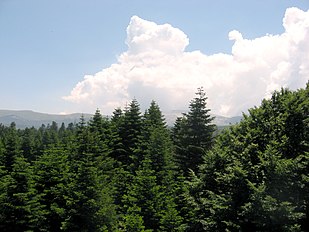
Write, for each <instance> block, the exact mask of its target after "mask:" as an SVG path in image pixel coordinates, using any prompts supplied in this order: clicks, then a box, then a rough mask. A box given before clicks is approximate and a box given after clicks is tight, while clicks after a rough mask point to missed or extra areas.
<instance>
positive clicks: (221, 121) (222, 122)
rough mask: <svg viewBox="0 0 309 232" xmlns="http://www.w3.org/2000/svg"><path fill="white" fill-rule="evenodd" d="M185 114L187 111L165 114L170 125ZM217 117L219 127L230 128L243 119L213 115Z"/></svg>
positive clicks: (216, 121) (215, 121) (240, 117)
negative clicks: (229, 126)
mask: <svg viewBox="0 0 309 232" xmlns="http://www.w3.org/2000/svg"><path fill="white" fill-rule="evenodd" d="M183 113H186V111H185V110H173V111H171V112H168V113H164V116H165V119H166V122H167V124H168V125H173V124H174V122H175V120H176V118H177V117H181V116H182V115H183ZM212 116H214V117H215V119H214V124H216V125H217V126H228V125H233V124H236V123H239V122H240V121H241V119H242V116H234V117H225V116H220V115H212Z"/></svg>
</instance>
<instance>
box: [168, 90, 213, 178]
mask: <svg viewBox="0 0 309 232" xmlns="http://www.w3.org/2000/svg"><path fill="white" fill-rule="evenodd" d="M206 101H207V97H206V94H205V92H204V90H203V89H202V88H199V89H198V92H197V93H196V97H195V98H194V99H193V100H192V101H191V102H190V106H189V109H190V111H189V112H188V113H187V114H184V116H183V118H178V119H177V120H176V122H175V126H174V130H173V132H174V133H173V139H174V143H175V146H176V161H177V163H178V166H179V168H180V170H182V171H183V172H184V174H185V175H188V174H189V169H191V170H193V171H194V172H196V171H197V170H198V166H199V165H200V164H201V163H202V160H203V159H202V156H203V154H204V153H205V152H206V151H208V150H209V149H210V148H211V146H212V143H213V133H214V131H215V129H216V127H215V125H214V124H211V122H212V121H213V119H214V118H213V117H211V116H210V115H209V111H210V110H209V109H207V105H206V103H207V102H206Z"/></svg>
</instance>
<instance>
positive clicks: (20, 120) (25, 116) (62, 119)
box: [0, 110, 92, 128]
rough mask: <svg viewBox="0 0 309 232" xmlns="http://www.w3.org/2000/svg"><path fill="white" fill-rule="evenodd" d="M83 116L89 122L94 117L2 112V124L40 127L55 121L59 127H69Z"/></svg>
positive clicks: (76, 114) (19, 126) (0, 116)
mask: <svg viewBox="0 0 309 232" xmlns="http://www.w3.org/2000/svg"><path fill="white" fill-rule="evenodd" d="M82 115H84V117H85V119H86V120H89V119H90V118H91V116H92V115H91V114H81V113H75V114H68V115H58V114H44V113H38V112H34V111H31V110H0V123H1V124H3V125H6V126H8V125H10V124H11V123H12V122H15V123H16V127H17V128H26V127H32V126H33V127H40V126H42V124H44V125H48V124H51V123H52V122H53V121H54V122H56V123H58V125H61V124H62V123H65V124H66V125H68V124H69V123H77V122H79V119H80V118H81V116H82Z"/></svg>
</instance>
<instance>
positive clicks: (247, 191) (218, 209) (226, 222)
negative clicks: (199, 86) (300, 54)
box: [187, 86, 309, 231]
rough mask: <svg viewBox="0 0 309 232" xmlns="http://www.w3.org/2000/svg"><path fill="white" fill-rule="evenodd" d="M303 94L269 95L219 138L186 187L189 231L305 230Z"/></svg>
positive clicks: (305, 109) (305, 101) (305, 116)
mask: <svg viewBox="0 0 309 232" xmlns="http://www.w3.org/2000/svg"><path fill="white" fill-rule="evenodd" d="M308 91H309V89H308V86H307V88H306V89H301V90H298V91H295V92H291V91H289V90H285V89H282V90H281V91H280V92H275V93H274V94H273V96H272V98H271V99H270V100H263V101H262V105H261V106H260V107H255V108H253V109H250V110H249V115H244V119H243V121H242V122H240V124H239V125H236V126H233V127H231V128H230V130H228V131H225V132H223V133H221V135H220V136H219V137H218V140H217V143H216V145H215V146H214V148H213V149H212V151H210V152H208V153H207V154H206V155H205V156H204V162H203V165H201V166H200V173H199V175H198V176H197V177H193V179H192V180H191V182H190V188H189V194H188V195H187V197H188V198H187V199H188V202H189V203H190V204H191V206H192V208H194V211H195V213H194V215H193V217H192V219H193V220H192V221H193V224H192V225H191V228H196V227H200V228H202V229H204V230H210V231H226V230H228V231H307V230H308V210H307V209H308V192H309V189H308V171H307V170H308V164H309V163H308V160H309V158H308V157H309V156H308V142H307V141H308V140H307V139H308V137H306V133H307V131H308V124H306V122H307V121H308V107H309V102H308V101H309V100H308V99H309V98H308V96H309V95H308ZM293 128H294V130H293ZM297 136H298V140H297V141H296V139H295V138H296V137H297ZM192 230H193V231H196V230H194V229H192Z"/></svg>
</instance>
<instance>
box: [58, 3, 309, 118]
mask: <svg viewBox="0 0 309 232" xmlns="http://www.w3.org/2000/svg"><path fill="white" fill-rule="evenodd" d="M283 26H284V29H285V32H284V33H282V34H279V35H269V34H267V35H265V36H263V37H259V38H255V39H252V40H249V39H246V38H243V36H242V34H241V33H240V32H238V31H236V30H234V31H231V32H230V33H229V39H230V40H233V41H234V45H233V47H232V54H222V53H218V54H213V55H209V56H208V55H205V54H203V53H201V52H200V51H192V52H186V51H185V48H186V46H187V45H188V44H189V39H188V38H187V36H186V35H185V34H184V32H182V31H181V30H179V29H177V28H174V27H172V26H171V25H169V24H164V25H157V24H156V23H154V22H149V21H146V20H143V19H141V18H139V17H137V16H133V17H132V18H131V21H130V24H129V26H128V27H127V40H126V43H127V45H128V50H127V51H126V52H124V53H122V54H121V55H120V56H119V57H118V62H117V63H116V64H112V65H111V66H110V67H109V68H106V69H103V70H102V71H101V72H98V73H96V74H94V75H86V76H85V77H84V79H83V80H82V81H80V82H79V83H78V84H77V85H76V86H75V87H74V88H73V90H72V91H71V93H70V95H69V96H66V97H63V98H64V99H65V100H68V101H72V102H76V103H78V104H87V106H88V107H89V110H92V111H94V110H95V108H96V107H102V111H103V112H104V113H111V112H112V111H113V110H114V109H115V108H116V107H119V106H121V107H123V106H124V105H125V103H126V102H129V101H130V100H131V99H132V98H134V97H135V98H136V99H137V100H138V101H139V102H140V104H141V106H142V107H148V105H149V103H150V101H151V100H152V99H154V100H156V101H157V102H158V103H159V105H160V106H161V108H162V109H163V110H167V109H186V108H187V106H188V103H189V101H190V100H191V99H192V97H193V96H194V92H195V91H196V89H197V88H198V87H200V86H203V87H204V89H205V90H206V94H207V96H208V107H209V108H210V109H211V110H212V112H213V113H216V114H221V115H240V114H241V112H242V111H246V110H247V109H248V108H250V107H253V106H254V105H259V103H260V101H261V100H262V98H264V97H268V96H269V95H270V93H271V92H272V91H273V90H275V89H279V88H280V87H281V86H283V87H290V88H292V89H296V88H301V87H304V86H305V83H306V82H307V81H308V79H309V43H308V41H309V11H307V12H304V11H302V10H300V9H297V8H289V9H287V10H286V13H285V17H284V19H283Z"/></svg>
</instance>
